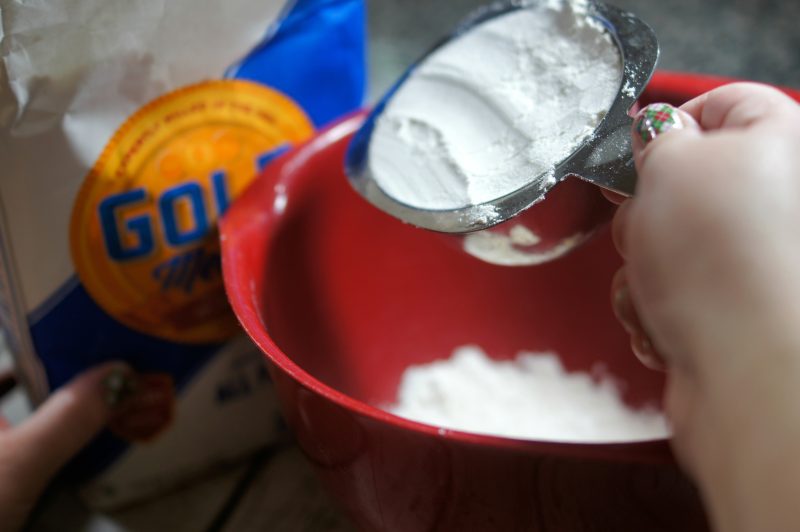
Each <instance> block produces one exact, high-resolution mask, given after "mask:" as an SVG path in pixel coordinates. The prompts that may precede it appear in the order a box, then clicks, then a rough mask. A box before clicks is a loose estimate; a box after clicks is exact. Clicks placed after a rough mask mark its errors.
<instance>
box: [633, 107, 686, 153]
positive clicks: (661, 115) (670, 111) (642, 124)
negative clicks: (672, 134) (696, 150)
mask: <svg viewBox="0 0 800 532" xmlns="http://www.w3.org/2000/svg"><path fill="white" fill-rule="evenodd" d="M683 127H684V124H683V121H682V120H681V117H680V115H679V114H678V109H676V108H675V107H673V106H671V105H670V104H668V103H652V104H650V105H648V106H647V107H645V108H644V109H642V110H641V111H639V113H638V114H637V115H636V119H635V120H634V122H633V129H634V131H636V134H637V136H638V137H639V138H641V139H642V142H643V143H644V144H645V145H647V144H648V143H649V142H651V141H652V140H653V139H655V138H656V137H657V136H659V135H662V134H664V133H666V132H667V131H670V130H672V129H683Z"/></svg>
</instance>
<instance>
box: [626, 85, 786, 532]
mask: <svg viewBox="0 0 800 532" xmlns="http://www.w3.org/2000/svg"><path fill="white" fill-rule="evenodd" d="M659 109H660V108H658V107H653V106H651V107H648V108H646V109H645V110H643V112H642V113H644V114H642V113H640V115H639V118H638V120H637V122H636V123H635V125H634V143H635V156H636V165H637V169H638V173H639V183H638V188H637V191H636V196H635V198H634V199H632V200H630V201H627V202H625V203H623V204H622V205H621V206H620V209H619V211H618V213H617V215H616V218H615V221H614V239H615V242H616V244H617V247H618V249H619V250H620V252H621V253H622V255H623V256H624V257H625V259H626V267H625V268H624V269H623V270H622V271H621V272H620V274H618V276H617V278H616V279H615V282H614V301H615V308H616V310H617V314H618V316H620V318H621V319H622V321H623V323H625V325H626V328H628V330H629V331H630V332H631V333H632V345H633V346H634V349H635V351H636V352H637V354H638V355H639V356H640V358H641V359H643V361H645V362H646V363H647V364H648V365H651V366H652V365H658V364H659V363H662V361H663V363H664V364H665V365H666V367H667V369H668V370H669V373H668V385H667V391H666V398H665V404H666V409H667V414H668V416H669V418H670V420H671V422H672V425H673V430H674V445H675V448H676V451H677V454H678V456H679V458H681V460H682V461H683V462H684V465H685V466H686V467H687V469H688V470H689V471H690V473H692V474H693V475H694V477H695V479H696V480H697V482H698V483H699V485H700V487H701V490H702V491H703V493H704V496H705V498H706V502H707V504H708V505H709V510H710V514H711V517H712V520H713V521H714V522H715V524H716V525H717V526H718V529H719V530H723V531H732V530H750V531H752V530H773V531H774V530H800V509H798V507H797V501H796V499H797V494H798V493H800V460H798V458H797V455H798V452H799V451H798V450H800V106H798V105H797V103H795V102H794V101H793V100H791V99H790V98H789V97H788V96H786V95H784V94H783V93H780V92H778V91H777V90H775V89H770V88H767V87H764V86H760V85H756V84H743V83H741V84H734V85H729V86H725V87H722V88H720V89H717V90H714V91H712V92H710V93H708V94H705V95H703V96H701V97H699V98H697V99H695V100H692V101H691V102H689V103H687V104H686V105H684V106H682V107H681V111H680V112H678V111H676V110H675V109H674V108H669V107H668V106H667V107H664V108H663V109H661V111H663V112H662V113H661V114H659V115H656V113H657V112H658V111H659ZM648 113H649V114H648ZM643 116H646V118H644V119H643V118H642V117H643ZM670 126H673V127H672V129H671V130H670V131H667V130H668V129H670ZM634 308H635V309H636V310H638V312H636V311H634V310H633V309H634ZM645 331H646V332H645Z"/></svg>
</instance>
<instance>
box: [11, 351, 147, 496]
mask: <svg viewBox="0 0 800 532" xmlns="http://www.w3.org/2000/svg"><path fill="white" fill-rule="evenodd" d="M135 379H136V376H135V373H134V372H133V370H132V369H131V368H130V367H129V366H127V365H126V364H123V363H121V362H111V363H107V364H104V365H102V366H98V367H96V368H93V369H91V370H89V371H87V372H86V373H83V374H81V375H80V376H78V377H76V378H75V379H74V380H73V381H71V382H70V383H68V384H67V385H65V386H64V387H63V388H61V389H59V390H58V391H57V392H56V393H54V394H53V395H52V396H50V398H49V399H48V400H47V401H46V402H45V403H44V404H42V405H41V406H40V407H39V408H38V409H37V410H36V412H35V413H34V414H33V415H32V416H31V417H30V418H29V419H28V420H26V421H25V422H24V423H23V424H21V425H20V426H18V427H16V428H13V429H11V430H10V431H9V432H7V433H6V434H4V435H3V442H4V447H5V449H4V450H3V451H2V453H1V454H7V453H8V454H11V455H13V456H12V463H13V468H14V470H15V471H16V472H17V473H18V474H19V476H18V477H17V478H20V479H24V484H25V485H26V487H28V488H29V489H30V490H32V491H34V492H36V491H38V490H41V489H43V488H44V486H45V485H46V484H47V482H48V481H49V480H50V478H51V477H52V476H53V475H55V474H56V473H57V472H58V470H59V469H60V468H61V467H62V466H63V465H64V464H65V463H66V462H67V461H68V460H69V459H70V458H72V457H73V456H74V455H75V454H76V453H77V452H78V451H80V450H81V449H82V448H83V447H84V446H85V445H86V444H87V443H88V442H89V441H90V440H91V439H92V438H93V437H94V436H95V435H96V434H97V433H98V432H99V431H100V430H101V429H102V428H103V427H104V426H105V424H106V423H107V422H108V420H109V418H110V416H111V414H112V413H113V412H114V409H115V407H116V406H118V405H119V404H120V403H121V402H123V400H124V399H125V397H126V396H127V395H130V394H131V393H132V392H133V391H134V390H135V382H136V380H135ZM21 482H22V481H21Z"/></svg>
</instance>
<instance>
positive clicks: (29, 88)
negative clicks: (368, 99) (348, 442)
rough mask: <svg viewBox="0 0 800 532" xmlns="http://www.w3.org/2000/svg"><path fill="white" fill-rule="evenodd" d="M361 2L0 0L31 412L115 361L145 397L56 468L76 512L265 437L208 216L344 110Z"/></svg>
mask: <svg viewBox="0 0 800 532" xmlns="http://www.w3.org/2000/svg"><path fill="white" fill-rule="evenodd" d="M364 18H365V17H364V5H363V1H362V0H297V1H293V2H292V1H289V2H287V1H284V0H229V1H226V2H218V1H215V0H139V1H136V2H128V1H121V0H120V1H109V0H58V1H56V0H38V1H29V0H0V24H2V28H0V31H2V38H1V40H0V46H1V47H2V51H1V52H0V53H1V54H2V62H1V63H0V91H1V92H0V164H1V165H2V168H3V174H2V176H1V177H0V254H1V255H0V320H2V327H3V330H4V335H5V339H6V343H7V344H8V347H9V349H10V350H11V351H12V353H13V355H14V357H15V360H16V363H17V367H18V370H19V372H20V373H21V376H22V377H23V381H24V384H25V385H26V388H27V391H28V393H29V395H30V397H31V399H32V401H33V403H34V404H38V403H40V402H42V401H43V400H44V399H46V398H47V396H48V395H49V394H50V393H51V392H52V391H53V390H55V389H57V388H58V387H59V386H61V385H63V384H64V383H66V382H67V381H69V380H70V379H71V378H72V377H74V376H75V375H77V374H78V373H80V372H82V371H83V370H85V369H86V368H89V367H91V366H94V365H97V364H100V363H103V362H106V361H109V360H125V361H127V362H128V363H130V364H131V366H133V367H134V368H135V369H136V370H137V371H138V372H139V373H140V374H142V385H141V386H143V388H144V392H145V393H142V394H137V397H138V396H140V395H141V396H143V397H145V400H143V401H142V404H140V405H138V410H137V411H135V412H134V414H132V415H131V416H129V417H128V418H127V419H125V418H124V417H123V418H122V419H119V420H116V421H115V422H114V423H112V424H111V426H110V428H109V430H107V431H106V432H105V433H104V434H102V435H101V436H100V437H99V438H97V439H96V440H95V441H94V442H92V443H91V444H90V446H89V447H88V448H87V449H86V450H85V451H84V452H83V453H82V454H81V455H80V456H79V457H77V458H76V459H75V461H74V462H73V463H72V464H71V466H70V472H71V473H73V474H75V475H77V476H78V477H79V478H80V479H82V480H83V481H84V482H85V488H84V490H83V493H84V496H85V498H86V499H87V501H89V502H90V503H91V504H92V505H93V506H95V507H105V508H108V507H113V506H118V505H121V504H127V503H130V502H131V501H134V500H137V499H141V498H144V497H147V496H150V495H152V494H154V493H156V492H158V491H162V490H164V489H167V488H169V487H171V486H174V485H176V484H178V483H181V482H185V481H186V480H188V479H190V478H192V477H193V476H197V475H200V474H202V473H203V471H207V470H209V469H210V468H213V467H215V466H217V465H219V464H221V463H225V462H229V461H233V460H236V459H237V458H241V457H243V456H245V455H247V454H249V453H252V452H253V451H255V450H257V449H258V448H260V447H262V446H264V445H265V444H268V443H269V442H271V441H274V439H275V438H276V436H277V432H278V430H279V428H278V427H279V423H278V418H277V415H278V414H277V408H276V405H275V402H274V400H273V395H272V392H271V387H270V383H269V380H268V377H267V373H266V370H265V367H264V365H263V362H262V359H261V356H260V354H259V353H258V352H257V350H256V348H255V347H254V346H253V345H252V344H251V343H250V342H249V340H247V339H246V338H245V337H243V334H242V333H241V331H240V329H239V327H238V325H237V323H236V320H235V318H234V316H233V314H232V312H231V311H230V309H229V307H228V304H227V300H226V298H225V294H224V289H223V283H222V277H221V271H220V261H219V240H218V235H217V232H216V222H217V220H218V218H219V217H220V216H221V215H222V214H223V213H224V212H225V210H226V209H227V208H228V206H229V205H230V203H231V202H232V201H233V200H234V199H235V198H236V196H237V195H238V194H239V193H240V192H242V191H243V190H244V189H245V188H246V187H247V185H248V184H249V183H250V182H251V181H252V180H253V179H254V178H255V176H256V175H257V174H258V172H259V171H260V170H261V169H263V167H264V166H265V165H268V164H270V161H271V160H272V159H274V158H275V157H276V156H278V155H280V154H281V153H283V152H284V151H286V150H287V149H288V148H290V147H291V146H293V145H295V144H297V143H299V142H302V141H304V140H305V139H307V138H309V137H310V136H311V135H312V134H313V132H314V130H315V129H316V128H318V127H320V126H322V125H324V124H326V123H328V122H330V121H331V120H333V119H335V118H337V117H339V116H340V115H342V114H344V113H347V112H349V111H352V110H354V109H357V108H358V107H359V106H360V105H361V103H362V99H363V96H364V90H365V72H364V62H365V49H364V47H365V42H364V37H365V36H364V25H365V20H364Z"/></svg>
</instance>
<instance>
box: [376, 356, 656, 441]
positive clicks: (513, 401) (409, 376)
mask: <svg viewBox="0 0 800 532" xmlns="http://www.w3.org/2000/svg"><path fill="white" fill-rule="evenodd" d="M388 410H389V411H390V412H392V413H394V414H397V415H399V416H402V417H406V418H409V419H413V420H416V421H420V422H423V423H427V424H430V425H435V426H439V427H442V428H448V429H455V430H463V431H467V432H476V433H482V434H494V435H498V436H507V437H513V438H523V439H535V440H547V441H569V442H621V441H637V440H647V439H656V438H664V437H668V435H669V429H668V428H667V423H666V421H665V418H664V416H663V415H662V414H661V412H659V411H658V410H656V409H655V408H646V409H642V410H634V409H632V408H630V407H629V406H627V405H626V404H625V403H624V402H623V401H622V399H621V398H620V393H619V389H618V386H617V384H616V383H615V382H614V380H613V379H612V378H611V377H609V376H605V377H603V376H602V375H601V378H599V380H598V379H597V378H593V377H592V375H590V374H588V373H583V372H574V373H567V372H566V371H565V369H564V367H563V366H562V364H561V361H560V360H559V358H558V357H557V356H555V355H553V354H535V353H520V354H519V356H518V357H517V359H516V360H510V361H494V360H491V359H490V358H488V357H487V356H486V354H485V353H484V352H483V351H481V349H479V348H477V347H474V346H466V347H462V348H459V349H457V350H456V351H455V352H454V353H453V356H452V358H450V359H449V360H441V361H436V362H433V363H430V364H426V365H422V366H412V367H410V368H408V369H407V370H406V372H405V373H404V374H403V378H402V382H401V385H400V389H399V393H398V403H397V404H396V405H394V406H392V407H390V408H388Z"/></svg>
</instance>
